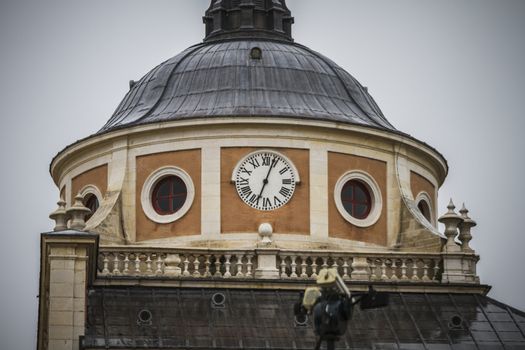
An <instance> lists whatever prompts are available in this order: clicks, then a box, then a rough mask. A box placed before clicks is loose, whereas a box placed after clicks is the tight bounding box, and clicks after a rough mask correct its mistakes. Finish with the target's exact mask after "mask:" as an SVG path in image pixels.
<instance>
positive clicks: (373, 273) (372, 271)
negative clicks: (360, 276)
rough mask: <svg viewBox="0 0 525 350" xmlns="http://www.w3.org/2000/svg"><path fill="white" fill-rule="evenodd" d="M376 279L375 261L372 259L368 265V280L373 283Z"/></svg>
mask: <svg viewBox="0 0 525 350" xmlns="http://www.w3.org/2000/svg"><path fill="white" fill-rule="evenodd" d="M376 279H377V275H376V259H374V258H372V259H371V263H370V280H372V281H374V280H376Z"/></svg>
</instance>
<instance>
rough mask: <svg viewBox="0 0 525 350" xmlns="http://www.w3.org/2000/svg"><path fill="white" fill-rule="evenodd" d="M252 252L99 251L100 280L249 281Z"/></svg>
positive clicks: (119, 248) (112, 248) (109, 249)
mask: <svg viewBox="0 0 525 350" xmlns="http://www.w3.org/2000/svg"><path fill="white" fill-rule="evenodd" d="M253 258H254V252H253V251H252V252H244V251H214V252H210V251H199V250H170V249H152V248H147V249H141V248H127V247H126V248H124V247H122V248H121V247H106V248H104V247H101V248H100V253H99V258H98V270H99V276H106V277H107V276H111V277H126V276H129V277H141V278H142V277H150V278H154V277H168V278H230V277H231V278H252V277H253V271H254V265H255V266H256V264H254V259H253Z"/></svg>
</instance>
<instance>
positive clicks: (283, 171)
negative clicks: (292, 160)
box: [279, 167, 290, 175]
mask: <svg viewBox="0 0 525 350" xmlns="http://www.w3.org/2000/svg"><path fill="white" fill-rule="evenodd" d="M289 169H290V168H288V167H285V168H282V169H281V170H280V171H279V174H281V175H284V173H285V172H287V171H288V170H289Z"/></svg>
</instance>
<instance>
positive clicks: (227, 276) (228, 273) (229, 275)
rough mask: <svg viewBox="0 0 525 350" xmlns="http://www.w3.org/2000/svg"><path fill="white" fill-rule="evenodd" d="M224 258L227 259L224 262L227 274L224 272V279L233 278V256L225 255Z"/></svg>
mask: <svg viewBox="0 0 525 350" xmlns="http://www.w3.org/2000/svg"><path fill="white" fill-rule="evenodd" d="M224 258H225V259H226V261H225V262H224V266H225V267H226V272H224V278H230V277H231V276H232V274H231V272H230V265H231V263H230V259H231V255H229V254H226V255H224Z"/></svg>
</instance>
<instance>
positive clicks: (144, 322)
mask: <svg viewBox="0 0 525 350" xmlns="http://www.w3.org/2000/svg"><path fill="white" fill-rule="evenodd" d="M152 319H153V315H152V314H151V311H149V310H147V309H143V310H140V311H139V314H138V315H137V324H138V325H139V326H151V325H152V323H153V322H152Z"/></svg>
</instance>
